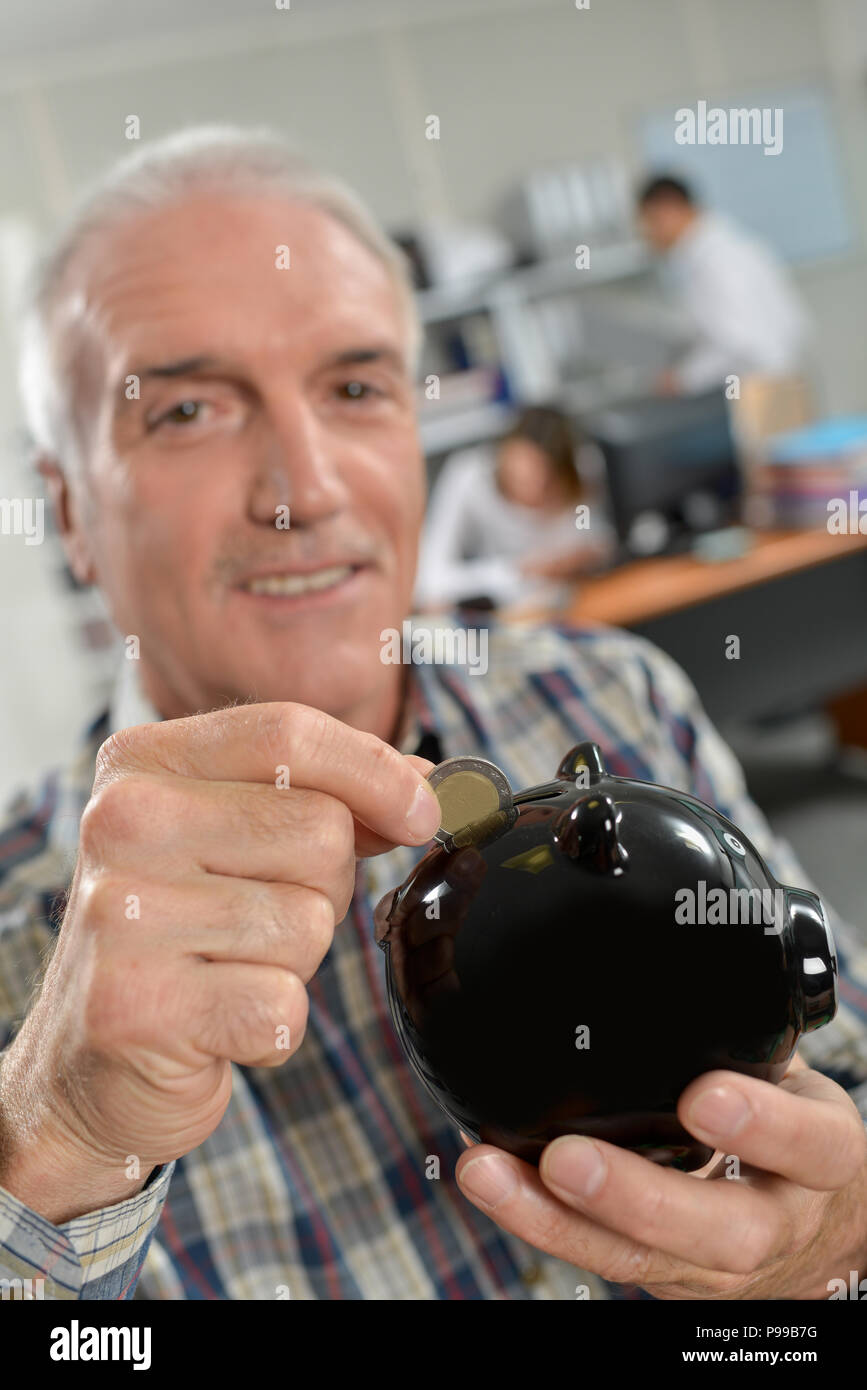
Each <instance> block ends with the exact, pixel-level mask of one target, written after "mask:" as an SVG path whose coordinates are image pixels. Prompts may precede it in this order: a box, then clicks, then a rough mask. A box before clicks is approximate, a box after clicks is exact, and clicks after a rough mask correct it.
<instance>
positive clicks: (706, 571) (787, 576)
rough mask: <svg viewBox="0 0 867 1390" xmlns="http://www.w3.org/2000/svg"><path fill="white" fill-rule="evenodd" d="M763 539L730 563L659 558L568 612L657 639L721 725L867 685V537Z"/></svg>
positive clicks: (590, 582) (608, 579)
mask: <svg viewBox="0 0 867 1390" xmlns="http://www.w3.org/2000/svg"><path fill="white" fill-rule="evenodd" d="M754 541H755V544H754V546H753V548H752V549H751V550H750V551H749V552H748V553H747V554H746V555H743V556H739V557H737V558H736V559H732V560H723V561H719V562H716V563H708V562H705V561H702V560H697V559H695V558H694V557H693V556H691V555H677V556H671V557H661V558H657V559H650V560H640V561H636V562H635V563H633V564H629V565H625V566H623V567H622V568H621V569H617V570H613V571H612V572H611V573H610V574H604V575H598V576H596V577H594V578H591V579H587V580H585V581H584V582H583V583H582V584H581V586H580V588H579V590H578V593H577V597H576V599H575V601H574V603H573V604H571V605H570V607H569V608H568V610H567V613H566V616H567V618H568V619H570V620H572V621H580V622H584V623H586V622H590V623H593V622H598V623H606V624H610V625H613V626H618V627H626V628H629V629H630V631H632V632H636V633H639V634H640V635H641V636H643V637H647V638H649V639H650V641H651V642H654V643H656V645H657V646H659V647H661V648H662V649H663V650H664V651H666V652H668V653H669V654H670V655H671V656H673V657H674V659H675V661H677V662H678V664H679V665H680V666H682V667H683V669H684V670H685V671H686V672H687V673H688V674H689V676H690V677H691V679H692V680H693V682H694V684H695V686H696V688H697V689H698V691H699V694H700V695H701V698H702V701H703V703H704V705H705V708H706V709H707V711H708V713H709V715H710V716H711V718H712V719H713V720H715V721H722V720H724V719H755V718H761V717H762V716H764V715H769V714H775V713H780V714H785V713H797V712H799V711H801V710H804V709H809V708H815V707H816V706H818V705H824V704H826V703H827V702H828V701H830V700H833V699H834V698H835V697H836V696H840V695H843V694H845V693H846V692H848V691H853V690H856V689H858V688H859V687H862V686H864V685H867V536H831V535H829V534H828V532H827V531H826V530H825V529H824V528H823V529H821V530H816V531H794V532H792V531H788V532H786V531H781V532H764V533H757V534H756V535H755V537H754ZM730 635H736V636H738V637H739V638H740V658H739V659H737V660H730V659H727V657H726V642H727V639H728V638H729V636H730Z"/></svg>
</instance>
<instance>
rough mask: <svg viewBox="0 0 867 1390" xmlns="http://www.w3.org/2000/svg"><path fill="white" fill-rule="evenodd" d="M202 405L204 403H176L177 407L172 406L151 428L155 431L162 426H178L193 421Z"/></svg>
mask: <svg viewBox="0 0 867 1390" xmlns="http://www.w3.org/2000/svg"><path fill="white" fill-rule="evenodd" d="M204 404H205V402H204V401H194V400H187V401H178V403H177V405H173V406H172V407H171V409H170V410H167V411H166V412H165V414H164V415H161V416H160V417H159V419H158V420H155V421H154V423H153V428H154V429H156V428H157V427H158V426H159V425H162V424H172V425H180V424H183V422H184V421H187V420H195V419H197V417H198V416H199V415H200V413H201V407H202V406H203V405H204Z"/></svg>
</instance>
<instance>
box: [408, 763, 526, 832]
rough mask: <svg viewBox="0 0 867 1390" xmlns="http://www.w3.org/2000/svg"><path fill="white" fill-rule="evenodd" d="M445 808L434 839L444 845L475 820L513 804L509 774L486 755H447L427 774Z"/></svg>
mask: <svg viewBox="0 0 867 1390" xmlns="http://www.w3.org/2000/svg"><path fill="white" fill-rule="evenodd" d="M427 780H428V781H429V782H430V784H431V786H432V787H433V789H434V791H435V792H436V796H437V800H438V801H439V804H440V809H441V811H442V823H441V825H440V828H439V830H438V831H437V832H436V835H435V836H434V838H435V839H436V840H439V842H440V844H444V843H445V842H446V841H447V840H448V839H449V838H450V837H451V836H452V835H454V834H456V833H457V831H459V830H463V828H464V827H465V826H467V825H470V824H472V823H473V822H474V821H479V820H483V819H484V817H485V816H489V815H491V814H492V813H493V812H495V811H501V810H505V809H506V807H508V806H511V804H512V788H511V787H510V786H509V779H508V777H507V776H506V774H505V773H504V772H503V771H502V770H501V769H500V768H498V767H497V766H496V765H495V764H494V763H489V762H488V761H487V759H486V758H473V757H462V758H446V760H445V762H442V763H439V764H438V765H437V766H436V767H435V768H433V769H432V770H431V771H430V772H429V773H428V776H427Z"/></svg>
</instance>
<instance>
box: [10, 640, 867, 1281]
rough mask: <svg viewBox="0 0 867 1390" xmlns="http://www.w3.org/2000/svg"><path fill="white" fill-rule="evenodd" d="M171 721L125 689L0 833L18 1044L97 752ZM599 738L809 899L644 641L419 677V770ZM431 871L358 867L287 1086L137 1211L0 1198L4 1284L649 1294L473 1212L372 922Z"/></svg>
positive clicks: (815, 1056) (855, 1014)
mask: <svg viewBox="0 0 867 1390" xmlns="http://www.w3.org/2000/svg"><path fill="white" fill-rule="evenodd" d="M452 621H453V622H455V624H456V625H457V624H458V622H459V620H458V619H457V617H456V616H455V615H453V616H452ZM486 621H487V615H486ZM124 666H125V667H128V668H129V670H134V664H133V665H130V664H129V663H124ZM129 679H130V678H129V677H128V676H127V678H126V681H127V686H129ZM157 717H158V716H157V715H156V713H155V712H154V711H153V710H150V709H149V707H147V706H146V705H144V704H143V703H142V701H141V697H140V696H138V703H136V698H135V696H134V693H133V696H132V697H131V696H130V692H129V690H127V693H126V695H125V696H122V697H121V699H120V701H119V703H118V702H117V701H116V702H115V705H114V706H113V708H112V710H110V711H108V712H107V713H106V714H105V715H103V717H102V718H100V719H99V720H98V721H97V722H96V723H95V724H94V725H93V726H92V728H91V729H90V730H89V733H88V736H87V741H86V744H85V746H84V748H83V750H82V751H81V754H80V756H79V757H78V758H77V759H76V761H75V762H74V763H73V764H72V766H71V767H69V768H67V769H66V770H65V771H64V772H61V773H56V774H54V775H52V776H50V777H48V778H47V780H45V781H44V783H43V784H42V785H41V787H40V789H39V790H38V791H36V792H35V793H34V794H32V795H31V794H25V795H21V796H19V797H18V798H17V799H16V801H15V802H14V803H13V805H12V807H11V808H10V811H9V814H8V817H7V820H6V822H5V825H4V826H3V828H2V831H0V1046H2V1047H5V1046H6V1045H8V1043H9V1041H10V1040H11V1039H12V1037H14V1035H15V1032H16V1030H17V1028H18V1027H19V1026H20V1023H21V1021H22V1019H23V1017H24V1015H25V1013H26V1011H27V1008H28V1006H29V1001H30V999H31V998H32V992H33V986H34V983H35V981H36V980H37V979H38V976H39V971H40V967H41V965H42V963H43V962H44V959H45V953H46V948H50V946H51V944H52V942H53V941H54V940H55V935H56V931H57V926H58V922H59V918H60V915H61V912H62V907H63V901H64V893H65V890H66V889H67V887H68V885H69V882H70V879H71V875H72V869H73V865H74V860H75V852H76V842H77V830H78V821H79V817H80V815H81V811H82V809H83V807H84V805H85V803H86V801H87V800H88V797H89V794H90V790H91V785H92V781H93V775H94V758H95V755H96V751H97V748H98V747H99V745H100V743H101V742H102V741H103V740H104V739H105V738H106V737H107V736H108V734H109V733H110V732H111V731H112V729H113V728H119V727H124V726H126V725H129V724H135V723H141V722H142V721H143V720H145V721H146V720H148V719H151V720H152V719H155V718H157ZM588 738H590V739H594V740H595V741H596V742H597V743H598V744H599V745H600V747H601V749H602V752H603V755H604V757H605V760H606V765H607V767H608V768H609V770H610V771H611V772H612V773H613V774H616V775H618V776H623V777H635V778H640V779H642V780H644V781H651V782H658V783H662V784H664V785H668V786H672V787H677V788H680V789H682V790H685V791H689V792H692V793H693V794H695V795H697V796H698V797H700V798H701V799H702V800H704V801H706V802H709V803H711V804H712V805H715V806H716V807H718V808H719V810H720V811H722V812H723V814H724V815H726V816H728V817H729V818H730V819H731V820H732V821H734V823H735V824H736V825H738V826H739V827H740V828H741V829H742V830H743V831H744V832H745V833H746V834H747V836H748V837H749V838H750V839H752V840H753V842H754V843H755V845H756V847H757V848H758V850H759V852H760V853H761V854H762V855H764V857H765V858H766V860H767V862H768V865H769V867H770V868H771V870H772V872H773V873H774V874H775V875H776V876H777V878H778V879H780V880H781V881H782V882H784V883H789V884H791V885H793V886H799V887H805V888H812V887H813V885H812V884H811V883H810V881H809V880H808V878H807V877H806V875H805V874H804V872H803V870H802V869H801V867H800V866H799V864H798V863H797V862H796V860H795V859H794V856H793V855H792V853H791V850H790V849H789V847H788V846H787V845H786V844H785V843H784V842H781V841H779V840H777V839H775V838H774V836H773V835H772V833H771V831H770V829H769V827H768V825H767V822H766V821H765V819H764V818H763V816H762V814H761V813H760V812H759V810H758V809H757V808H756V806H755V805H754V804H753V803H752V802H751V801H750V799H749V798H748V796H747V793H746V789H745V785H744V780H743V774H742V772H741V770H740V767H739V766H738V764H737V762H736V760H735V759H734V757H733V755H732V753H731V751H730V750H729V749H728V748H727V747H726V745H725V744H724V743H723V741H722V739H721V738H720V736H719V734H718V733H717V732H716V730H715V729H714V728H713V726H712V725H711V724H710V722H709V721H708V719H707V716H706V715H705V714H704V712H703V710H702V707H701V705H700V702H699V700H698V697H697V695H696V692H695V690H694V688H693V687H692V685H691V684H690V682H689V681H688V679H687V678H686V676H685V675H684V673H683V672H682V671H681V670H680V668H679V667H677V666H676V665H675V664H674V662H672V661H671V660H670V658H668V657H667V656H665V655H664V654H663V653H662V652H661V651H659V650H658V649H657V648H655V647H653V646H652V645H651V644H650V643H648V642H647V641H645V640H643V639H641V638H638V637H635V636H632V635H630V634H628V633H624V632H621V631H617V630H614V629H608V628H592V629H591V628H575V627H568V626H565V625H562V626H556V627H532V628H531V627H515V626H509V625H500V624H498V623H497V622H495V621H494V620H493V619H491V621H490V625H489V647H488V669H487V672H486V673H485V674H484V675H481V674H475V673H473V672H472V671H471V670H470V669H468V668H466V667H458V666H442V665H441V666H437V665H430V666H425V665H421V666H414V667H412V668H411V672H410V695H409V700H408V704H407V709H406V712H405V725H404V736H403V737H402V738H401V739H400V740H398V746H399V747H400V748H401V751H403V752H413V751H422V752H423V753H424V754H425V755H427V756H429V757H431V758H432V759H433V760H434V761H437V760H439V759H440V758H441V757H449V756H453V755H456V754H461V753H471V752H472V753H478V754H481V755H483V756H485V757H488V758H490V759H491V760H492V761H494V762H495V763H497V764H498V765H499V766H500V767H501V768H502V769H503V770H504V772H505V773H506V774H507V776H508V777H509V780H510V782H511V783H512V785H513V786H514V787H524V786H529V785H532V784H533V783H536V782H540V781H546V780H548V779H549V778H550V777H551V776H552V775H553V773H554V771H555V770H556V768H557V765H558V764H559V762H560V759H561V757H562V756H563V755H564V753H565V752H566V751H567V750H568V749H569V748H570V747H571V746H572V745H573V744H575V743H577V742H579V741H580V740H582V739H588ZM423 853H424V847H422V848H420V849H410V848H406V847H402V846H401V847H398V848H396V849H395V850H393V851H391V852H389V853H387V854H384V855H381V856H379V857H378V858H375V859H372V860H367V861H361V862H359V865H358V874H357V881H356V888H355V895H354V898H353V901H352V904H351V907H350V909H349V912H348V913H347V915H346V917H345V919H344V921H343V922H342V923H341V924H340V926H339V927H338V929H337V931H336V932H335V936H334V941H333V944H332V946H331V949H330V950H329V952H328V954H327V956H326V957H325V960H324V961H323V963H322V965H321V966H320V968H319V970H318V972H317V974H316V975H315V977H314V978H313V980H312V981H311V982H310V984H309V986H308V991H309V997H310V1015H309V1023H308V1027H307V1034H306V1037H305V1040H304V1042H303V1044H302V1046H301V1048H300V1049H299V1051H298V1053H297V1054H296V1055H295V1056H293V1057H292V1058H291V1059H290V1060H289V1061H287V1062H286V1063H285V1064H284V1065H283V1067H281V1068H279V1069H274V1070H272V1069H270V1068H255V1067H252V1068H251V1067H235V1068H234V1069H233V1070H234V1087H233V1092H232V1098H231V1101H230V1104H229V1107H228V1110H227V1111H226V1114H225V1116H224V1118H223V1119H222V1121H221V1122H220V1124H219V1125H218V1126H217V1129H216V1130H215V1131H214V1133H213V1134H212V1135H211V1136H210V1138H208V1139H207V1140H206V1141H205V1142H204V1143H203V1144H201V1145H200V1146H199V1147H198V1148H197V1149H195V1150H194V1151H193V1152H192V1153H189V1154H186V1155H185V1156H184V1157H183V1158H180V1159H178V1160H177V1161H176V1162H174V1163H170V1164H168V1165H166V1166H164V1167H162V1168H158V1169H156V1170H155V1172H154V1173H153V1174H152V1175H151V1177H150V1179H149V1181H148V1183H147V1185H146V1186H145V1188H144V1189H143V1190H142V1191H141V1192H139V1193H138V1194H137V1195H136V1196H133V1197H131V1198H130V1199H128V1200H126V1201H121V1202H118V1203H116V1204H114V1205H112V1206H110V1207H106V1208H104V1209H102V1210H99V1211H94V1212H92V1213H89V1214H87V1215H84V1216H80V1217H76V1218H75V1219H73V1220H71V1221H68V1222H65V1223H63V1224H61V1225H58V1226H54V1225H52V1224H51V1223H50V1222H49V1221H47V1220H45V1219H44V1218H43V1217H42V1216H40V1215H38V1214H37V1213H36V1212H34V1211H32V1210H30V1209H29V1208H27V1207H26V1206H25V1205H24V1204H23V1203H22V1202H20V1201H19V1200H18V1199H17V1198H15V1197H14V1196H12V1195H11V1194H10V1193H8V1192H6V1191H4V1190H3V1189H2V1188H0V1274H2V1276H4V1277H5V1278H7V1279H10V1278H16V1277H17V1278H23V1279H28V1278H30V1279H34V1280H36V1279H38V1278H42V1279H43V1280H44V1285H43V1296H44V1297H45V1298H49V1299H76V1298H82V1299H129V1298H133V1297H136V1298H147V1299H275V1298H287V1297H288V1298H292V1299H563V1298H574V1297H575V1292H576V1285H577V1284H586V1285H589V1291H590V1296H591V1297H595V1298H629V1297H632V1298H635V1297H645V1298H646V1297H649V1295H647V1294H644V1293H642V1292H641V1291H639V1290H636V1289H630V1288H625V1287H618V1286H614V1285H611V1284H608V1283H606V1282H605V1281H603V1280H601V1279H599V1278H597V1277H596V1276H595V1275H592V1274H588V1273H585V1272H583V1271H581V1270H580V1269H576V1268H574V1267H572V1266H570V1265H567V1264H565V1263H563V1262H562V1261H559V1260H555V1259H553V1258H551V1257H550V1256H547V1255H545V1254H543V1253H541V1252H539V1251H537V1250H535V1249H533V1248H532V1247H530V1246H528V1245H527V1244H525V1243H524V1242H522V1241H520V1240H518V1239H516V1238H514V1237H513V1236H510V1235H507V1234H504V1233H503V1232H501V1231H500V1229H499V1228H498V1227H497V1226H496V1225H495V1224H494V1223H493V1222H492V1221H490V1220H489V1219H488V1218H487V1217H485V1216H484V1215H483V1214H482V1213H481V1212H479V1211H477V1210H476V1208H475V1207H474V1206H472V1205H471V1203H469V1202H467V1201H466V1200H465V1199H464V1197H463V1196H462V1195H461V1192H460V1190H459V1189H458V1187H457V1184H456V1183H455V1180H454V1176H453V1175H454V1166H455V1162H456V1160H457V1158H458V1156H459V1155H460V1153H461V1152H462V1145H461V1141H460V1139H459V1137H458V1135H457V1134H456V1133H455V1131H454V1129H453V1127H452V1126H451V1124H450V1122H449V1121H448V1120H447V1119H446V1117H445V1116H444V1115H443V1114H442V1113H441V1111H440V1110H439V1108H438V1107H437V1106H436V1105H435V1103H434V1102H433V1101H432V1100H431V1099H430V1097H429V1096H428V1095H427V1093H426V1091H425V1090H424V1089H423V1088H422V1087H421V1085H420V1083H418V1082H417V1081H416V1079H415V1076H414V1073H413V1072H412V1071H411V1069H410V1067H409V1066H408V1064H407V1062H406V1061H405V1059H404V1057H403V1054H402V1052H401V1050H400V1048H399V1046H398V1042H397V1039H396V1037H395V1034H394V1031H393V1028H392V1024H391V1019H390V1015H389V1010H388V1004H387V1000H386V995H385V990H384V970H383V959H382V956H381V954H380V952H379V951H378V949H377V948H376V946H375V944H374V933H373V923H372V909H373V907H374V906H375V904H376V902H377V901H378V900H379V898H380V897H381V896H382V895H383V894H384V893H385V892H386V891H387V890H388V889H389V888H390V887H392V886H394V885H396V884H397V883H399V882H400V881H401V880H402V879H403V878H404V877H405V876H406V874H407V873H408V872H409V870H410V868H411V867H412V865H413V864H414V863H415V862H417V860H418V858H419V857H420V856H421V855H422V854H423ZM829 886H830V887H831V889H832V890H833V885H829ZM828 911H829V917H830V920H831V922H832V925H833V928H834V932H835V937H836V940H837V947H838V954H839V957H840V965H841V972H842V973H841V987H840V994H841V1003H840V1009H839V1012H838V1014H837V1017H836V1019H835V1020H834V1022H833V1023H832V1024H830V1025H829V1026H827V1027H825V1028H823V1029H821V1030H819V1031H818V1032H817V1033H814V1034H810V1035H808V1036H807V1037H806V1038H804V1039H803V1040H802V1042H801V1047H800V1050H801V1053H802V1055H804V1056H805V1058H806V1060H807V1061H808V1062H810V1063H811V1064H812V1065H814V1066H817V1067H819V1068H820V1069H821V1070H822V1071H824V1072H826V1073H827V1074H829V1075H831V1076H832V1077H833V1078H834V1079H835V1080H837V1081H839V1082H840V1083H841V1084H842V1085H843V1086H845V1087H846V1088H847V1089H848V1090H850V1092H851V1093H852V1095H853V1098H854V1099H855V1101H856V1104H859V1106H860V1109H861V1111H862V1113H864V1114H867V950H865V948H864V946H863V945H859V944H858V942H857V939H856V938H855V937H854V935H853V934H852V931H851V928H848V927H846V926H845V925H844V924H843V923H842V922H841V921H840V919H839V917H838V916H837V915H836V914H835V913H834V912H833V909H831V908H829V909H828ZM431 1157H437V1158H438V1159H439V1161H440V1162H439V1171H440V1176H439V1177H438V1178H435V1177H429V1176H428V1173H430V1172H432V1171H433V1170H434V1169H435V1165H433V1164H431V1163H429V1159H430V1158H431ZM37 1287H38V1286H37Z"/></svg>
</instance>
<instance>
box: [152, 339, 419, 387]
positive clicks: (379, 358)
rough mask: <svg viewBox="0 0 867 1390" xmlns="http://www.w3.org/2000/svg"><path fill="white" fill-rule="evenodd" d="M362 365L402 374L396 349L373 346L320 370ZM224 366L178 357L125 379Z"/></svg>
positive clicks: (350, 351) (346, 352)
mask: <svg viewBox="0 0 867 1390" xmlns="http://www.w3.org/2000/svg"><path fill="white" fill-rule="evenodd" d="M364 362H386V363H390V364H391V365H392V366H394V367H396V368H398V369H399V370H401V371H402V370H404V368H405V365H406V364H405V361H404V357H403V354H402V353H401V352H399V351H398V349H397V348H394V347H391V346H390V345H389V344H377V345H376V346H372V347H354V348H345V349H343V351H341V352H338V353H335V354H334V355H333V356H331V357H329V358H326V360H325V361H324V362H323V363H322V364H321V366H322V368H324V369H325V370H328V369H329V368H332V367H344V366H355V365H360V364H362V363H364ZM225 366H226V363H225V362H221V361H220V359H219V358H218V357H211V356H208V355H207V354H205V353H200V354H198V355H197V356H195V357H181V358H178V360H177V361H175V362H154V363H149V364H148V365H147V366H142V367H138V368H137V369H136V370H135V371H134V372H130V373H129V374H128V375H130V376H136V377H138V378H139V380H140V381H145V380H151V379H152V378H157V379H158V380H166V379H168V380H170V379H171V378H172V377H184V376H192V375H193V374H194V373H195V372H201V371H213V370H214V369H215V368H217V369H220V368H225Z"/></svg>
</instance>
